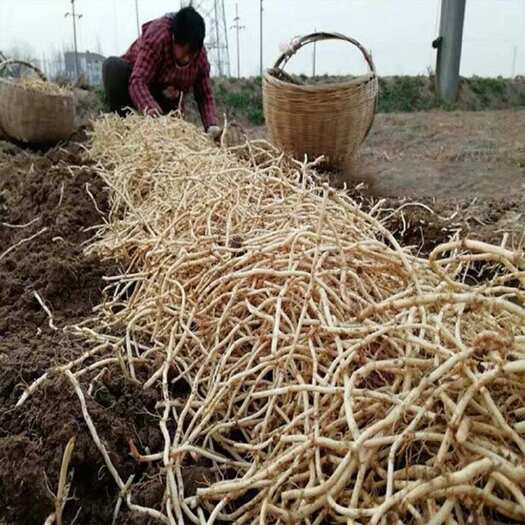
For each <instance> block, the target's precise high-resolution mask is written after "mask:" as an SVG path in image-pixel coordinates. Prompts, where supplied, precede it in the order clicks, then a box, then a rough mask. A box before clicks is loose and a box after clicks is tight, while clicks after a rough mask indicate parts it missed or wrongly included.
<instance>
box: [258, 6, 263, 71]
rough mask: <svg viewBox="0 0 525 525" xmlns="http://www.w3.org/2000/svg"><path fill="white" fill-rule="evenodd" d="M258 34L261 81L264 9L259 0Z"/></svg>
mask: <svg viewBox="0 0 525 525" xmlns="http://www.w3.org/2000/svg"><path fill="white" fill-rule="evenodd" d="M259 8H260V10H259V33H260V51H259V54H260V56H259V61H260V71H259V75H260V76H261V79H262V76H263V43H264V39H263V12H264V7H263V0H259Z"/></svg>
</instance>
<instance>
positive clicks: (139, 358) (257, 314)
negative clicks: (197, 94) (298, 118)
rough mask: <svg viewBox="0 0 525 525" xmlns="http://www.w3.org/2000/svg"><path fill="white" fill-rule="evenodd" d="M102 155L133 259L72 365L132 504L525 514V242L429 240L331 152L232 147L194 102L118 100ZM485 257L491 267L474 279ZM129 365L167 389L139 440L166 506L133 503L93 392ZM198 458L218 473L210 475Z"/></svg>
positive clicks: (124, 255) (131, 486)
mask: <svg viewBox="0 0 525 525" xmlns="http://www.w3.org/2000/svg"><path fill="white" fill-rule="evenodd" d="M90 154H91V155H92V157H93V158H94V159H96V160H98V161H99V165H98V170H99V172H100V175H101V176H102V177H103V178H104V180H105V181H106V183H107V185H108V187H109V188H110V192H111V198H112V203H113V208H112V211H111V214H110V215H109V217H107V218H106V222H105V224H104V225H103V226H102V227H101V228H100V229H99V230H98V232H97V234H96V237H95V239H94V241H93V243H92V244H91V246H90V247H89V248H88V251H89V252H91V253H96V254H98V255H99V256H103V257H108V258H112V259H116V260H118V261H120V263H121V264H122V266H123V268H125V271H124V272H123V273H122V275H120V276H116V277H111V279H110V283H109V286H108V288H107V300H106V301H105V302H104V303H103V304H101V305H100V307H99V308H98V312H97V317H96V320H95V321H94V322H93V323H92V325H91V326H77V327H76V328H75V330H76V331H77V332H82V333H83V334H85V335H86V337H90V338H92V339H93V340H94V341H96V345H95V346H94V348H93V350H92V351H91V352H88V353H87V354H85V355H84V356H82V357H81V358H79V359H77V360H76V361H75V362H72V363H69V364H68V365H66V366H63V367H61V368H60V371H61V372H63V373H64V374H65V375H66V376H67V377H68V379H69V381H70V382H71V384H72V386H73V387H74V388H75V391H76V393H77V395H78V397H79V400H80V407H81V409H82V412H83V416H84V418H85V420H86V422H87V424H88V427H89V430H90V432H91V435H92V437H93V439H94V441H95V443H96V444H97V446H98V447H99V450H100V452H101V454H102V455H103V457H104V460H105V462H106V465H107V468H108V469H109V471H110V472H111V474H112V476H113V477H114V479H115V482H116V484H117V485H118V487H119V488H120V490H121V497H120V498H119V501H118V502H117V504H116V509H115V512H116V514H117V513H118V512H119V509H120V508H121V505H122V504H127V506H128V507H129V509H131V510H132V511H135V512H138V513H143V514H146V515H148V516H150V517H153V518H156V519H158V520H160V521H161V522H165V523H180V524H182V523H190V522H193V523H197V524H200V523H214V522H235V523H261V524H263V523H283V524H284V523H312V524H313V523H317V524H320V523H349V524H358V523H370V524H386V523H421V524H422V523H425V524H432V525H437V524H441V523H447V524H449V523H455V524H460V525H464V524H467V523H471V522H472V519H473V518H472V517H473V516H474V517H476V519H477V520H478V521H477V522H479V523H497V522H506V523H512V522H519V523H521V522H523V521H524V520H525V494H524V487H525V463H524V454H525V408H524V407H525V309H524V308H523V301H524V299H525V293H524V290H523V284H524V282H525V265H524V260H523V257H522V254H521V253H518V252H515V251H511V250H508V249H505V248H503V247H499V246H492V245H487V244H484V243H481V242H476V241H468V240H464V241H459V240H452V241H451V242H449V243H447V244H445V245H443V246H440V247H438V248H437V249H436V250H435V251H434V252H433V253H432V255H431V256H430V258H429V259H422V258H418V257H416V256H415V255H413V254H412V253H411V252H410V251H409V250H408V249H404V248H402V247H400V246H399V244H398V243H397V242H396V240H395V238H394V237H393V236H392V234H391V233H390V232H389V231H387V230H386V229H385V228H384V227H383V225H382V224H381V222H380V221H379V220H378V219H377V218H376V216H375V215H374V213H365V212H364V211H363V210H361V209H360V208H359V206H358V205H357V204H356V203H355V202H353V201H352V200H351V199H350V198H349V197H347V196H346V195H345V193H344V192H340V191H335V190H333V189H330V188H329V187H327V186H325V185H323V184H322V183H321V182H320V181H319V179H317V178H316V175H315V170H314V166H312V165H311V164H307V163H302V164H301V163H298V162H294V161H292V160H290V159H288V158H286V157H285V156H284V155H282V154H281V153H279V152H278V151H276V150H274V149H273V148H272V147H271V146H269V145H267V144H265V143H262V142H250V143H246V144H245V145H243V146H238V147H236V148H230V149H227V148H217V147H215V146H214V145H213V144H211V143H210V142H209V141H208V139H207V138H206V137H205V136H204V135H203V134H202V133H201V132H199V131H198V130H197V129H196V128H195V127H193V126H192V125H191V124H188V123H185V122H183V121H181V120H179V119H178V118H175V117H173V116H167V117H162V118H158V119H151V118H143V117H139V116H131V117H129V118H126V119H118V118H115V117H106V118H105V119H102V120H100V121H98V122H96V123H95V130H94V134H93V138H92V146H91V149H90ZM480 264H485V265H487V266H490V267H491V270H492V271H491V275H492V277H491V279H490V280H486V281H485V282H483V283H478V284H475V285H472V284H466V278H467V277H468V276H469V275H470V273H469V272H470V271H471V268H472V267H473V266H479V265H480ZM470 281H472V280H470ZM112 367H113V368H115V370H121V372H120V373H124V374H125V375H126V376H127V377H128V378H129V380H130V381H135V382H139V383H140V384H142V386H143V388H145V389H153V390H154V391H155V392H157V393H158V404H157V408H158V418H159V419H158V421H159V426H160V430H161V431H162V435H163V438H164V447H163V448H162V449H160V450H158V449H157V450H149V449H147V444H142V446H143V447H144V449H141V448H142V447H141V446H135V445H133V447H132V448H133V450H132V453H133V455H134V456H135V457H136V459H137V461H138V462H151V463H154V464H157V465H158V472H159V477H160V478H161V479H162V483H163V485H164V486H165V491H164V497H163V499H162V501H159V502H158V506H157V507H156V508H149V507H148V508H146V507H142V506H139V505H137V504H136V503H133V500H134V496H135V495H136V494H137V493H138V492H140V490H141V479H140V478H139V477H137V478H136V479H135V478H133V477H132V478H130V479H127V480H126V479H122V478H121V475H120V474H119V472H117V470H116V469H115V468H114V466H113V464H112V462H111V451H110V450H107V448H106V446H105V445H104V442H103V440H102V439H101V437H100V436H99V435H98V433H97V429H96V422H94V421H93V420H92V419H91V417H90V415H89V412H88V410H87V408H86V401H85V399H86V397H87V396H89V395H91V392H92V390H93V386H94V384H96V382H97V380H98V379H99V378H100V375H101V373H103V371H104V370H105V369H107V368H112ZM44 380H45V377H44V378H40V379H39V380H37V381H36V382H35V383H34V384H33V385H31V386H30V387H29V388H28V389H27V390H26V392H25V393H24V394H23V396H22V398H21V400H20V403H23V402H24V401H25V399H27V397H28V396H29V395H30V394H31V392H32V391H33V390H34V389H35V388H37V387H38V385H39V384H40V383H42V382H43V381H44ZM177 392H179V394H177ZM181 392H183V394H181ZM191 464H198V465H201V466H205V467H206V468H207V469H208V472H209V475H208V476H207V482H206V483H205V484H203V485H202V486H200V487H199V488H198V489H197V490H196V491H191V492H190V491H189V487H188V486H187V484H186V483H185V476H184V471H185V468H186V467H187V466H188V465H191Z"/></svg>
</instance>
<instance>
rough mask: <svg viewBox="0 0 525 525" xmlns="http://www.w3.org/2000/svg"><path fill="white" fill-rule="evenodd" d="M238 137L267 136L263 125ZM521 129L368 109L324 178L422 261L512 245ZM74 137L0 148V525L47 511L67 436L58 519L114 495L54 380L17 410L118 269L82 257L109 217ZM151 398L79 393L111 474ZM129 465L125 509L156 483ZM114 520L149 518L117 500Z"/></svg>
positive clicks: (518, 221) (110, 383)
mask: <svg viewBox="0 0 525 525" xmlns="http://www.w3.org/2000/svg"><path fill="white" fill-rule="evenodd" d="M254 118H255V117H254ZM246 126H247V128H248V125H246ZM247 132H248V135H249V136H251V137H265V136H267V132H266V130H265V129H264V127H261V126H256V125H250V126H249V128H248V129H247ZM523 137H525V111H520V110H500V111H480V112H466V111H454V112H445V111H431V112H417V113H388V114H380V115H378V116H377V119H376V122H375V126H374V129H373V131H372V133H371V135H370V137H369V139H368V141H367V142H366V144H365V146H364V149H363V154H362V157H361V159H360V161H359V163H357V164H356V165H355V166H354V167H353V168H352V170H351V171H350V172H348V173H339V174H334V175H332V182H333V184H334V185H336V186H342V185H343V184H345V183H346V184H347V185H348V191H349V193H350V194H351V195H352V196H353V197H354V198H355V199H356V200H357V201H358V202H360V203H361V205H362V207H363V208H364V209H365V210H366V209H370V208H372V207H373V206H375V205H376V204H377V202H378V201H379V200H381V199H383V201H382V203H381V204H380V208H381V210H382V211H381V212H380V214H379V216H380V217H382V219H383V220H384V224H385V225H386V226H387V227H388V228H389V229H390V230H391V231H392V232H393V234H394V235H395V237H396V239H398V240H399V241H400V242H401V243H402V244H403V245H410V246H413V247H414V251H415V252H417V253H421V254H424V255H428V254H429V253H430V251H431V250H432V249H433V248H434V247H435V246H437V245H438V244H439V243H441V242H446V241H447V240H448V239H449V238H450V237H451V236H452V235H454V234H456V233H459V234H461V235H462V236H467V237H469V238H471V239H480V240H483V241H488V242H491V243H496V244H500V243H501V242H502V241H504V243H505V245H506V246H508V247H509V248H510V247H512V248H514V249H518V248H523V241H524V237H525V228H524V227H525V197H524V195H525V191H524V190H525V141H524V140H523ZM86 140H87V139H86V137H85V136H84V135H83V134H78V136H77V137H76V138H75V141H73V142H72V143H70V144H68V145H66V146H65V147H62V148H57V149H52V150H49V151H29V150H27V149H20V148H18V147H13V146H12V145H8V144H7V143H5V142H0V282H1V288H0V523H2V520H5V521H6V523H7V524H9V525H11V524H12V525H15V524H16V525H19V524H32V523H43V522H44V521H45V519H46V518H47V516H48V515H49V514H50V513H51V512H52V511H53V508H54V507H53V505H54V503H53V501H54V496H53V494H52V492H53V491H55V490H56V487H57V485H58V479H59V471H60V466H61V462H62V453H63V450H64V447H65V445H66V443H67V441H68V439H69V437H70V436H71V435H72V434H75V435H77V440H76V444H75V450H74V456H73V464H74V483H73V484H72V486H73V489H72V490H73V493H72V496H73V498H77V499H78V500H79V501H81V502H82V506H81V509H80V510H78V509H79V506H78V505H74V504H71V505H66V508H65V513H64V522H65V523H71V522H72V520H73V519H74V518H75V515H76V514H77V512H78V516H77V523H80V524H83V525H84V524H92V523H93V524H96V523H110V522H111V516H112V514H113V511H114V507H115V501H116V498H117V496H118V490H117V489H116V487H115V486H114V484H113V480H112V479H111V477H110V475H109V473H108V472H107V470H106V469H105V466H104V462H103V460H102V458H101V456H100V454H99V451H98V450H97V449H96V447H95V445H94V444H93V442H92V440H91V438H90V436H89V434H88V432H87V429H86V425H85V422H84V420H83V418H82V415H81V413H80V411H79V408H78V399H77V397H76V396H75V393H74V392H73V390H72V389H71V388H70V386H69V384H67V382H66V380H65V379H64V377H63V376H62V375H57V376H56V377H54V376H51V377H50V378H49V380H48V381H47V382H46V383H45V384H44V385H43V387H42V388H40V389H39V390H38V391H36V392H35V393H34V394H33V395H32V397H31V398H30V399H29V400H28V401H27V403H26V404H25V405H24V406H23V407H21V408H16V407H15V404H16V402H17V400H18V399H19V396H20V395H21V393H22V392H23V390H24V388H25V387H26V386H27V385H28V384H30V383H31V382H32V381H34V380H35V379H37V378H38V377H40V376H41V375H42V374H43V373H45V372H46V371H47V370H48V369H49V368H50V367H52V366H55V365H59V364H63V363H66V362H69V361H71V360H74V359H75V358H77V357H79V356H80V355H82V354H83V353H84V352H85V351H86V350H87V349H88V347H87V346H86V344H87V343H86V342H85V340H84V339H81V338H79V337H78V335H76V334H75V333H74V332H73V331H68V330H65V331H64V330H63V329H64V327H66V326H67V325H72V324H81V323H82V322H83V321H85V320H86V319H87V318H89V317H90V316H91V315H92V309H93V307H95V306H96V305H98V304H100V303H101V302H102V301H103V300H104V298H105V296H104V294H103V288H104V287H105V286H106V284H107V278H108V277H111V276H112V275H115V274H117V273H119V272H120V271H121V270H122V269H121V268H120V267H119V266H118V265H117V264H116V263H115V262H112V261H111V260H101V259H100V258H98V257H97V256H95V255H89V256H87V255H86V254H85V251H84V248H85V246H86V244H87V243H88V241H89V239H90V238H91V236H92V234H93V231H94V230H93V228H94V227H95V226H97V225H99V224H101V223H102V222H103V220H104V218H105V216H106V214H107V213H108V212H109V207H108V190H107V188H106V187H105V185H104V183H103V181H102V179H101V178H100V177H99V175H98V173H97V167H96V166H95V165H94V164H93V162H92V161H91V160H88V159H87V158H86V156H85V154H84V153H83V148H82V145H84V144H86ZM400 207H402V209H401V210H400ZM478 269H479V273H478V275H477V276H473V278H474V279H483V270H484V268H483V267H480V268H478ZM41 302H43V303H44V304H45V305H46V306H47V307H48V308H49V312H50V313H51V314H52V318H53V321H52V322H50V318H49V315H50V314H49V313H47V312H46V310H45V308H43V306H42V304H41ZM54 325H56V327H58V328H59V329H58V330H56V329H55V328H54ZM155 403H156V398H155V396H154V395H153V393H151V392H150V391H145V390H143V389H142V388H141V387H140V386H138V385H136V384H134V383H133V382H131V381H126V380H125V379H124V377H123V376H121V375H118V374H115V375H114V376H113V375H112V374H111V373H109V372H108V373H106V374H105V375H103V376H102V378H101V380H100V381H99V383H98V387H97V389H96V391H95V393H94V395H93V398H90V399H89V400H88V408H89V410H90V413H91V415H92V417H93V419H95V420H96V423H97V429H98V431H99V433H100V434H101V437H102V438H103V440H104V442H105V444H106V446H107V448H108V450H110V451H111V460H112V462H113V464H114V465H115V467H116V468H117V470H118V471H119V472H120V473H121V476H122V477H123V479H127V477H128V476H129V475H130V474H132V473H133V472H136V471H137V461H136V458H134V457H133V449H132V447H131V445H130V443H137V444H141V443H147V444H148V445H149V447H150V448H151V449H158V448H159V447H160V446H161V444H162V435H161V432H160V431H159V428H158V425H157V419H158V417H157V415H156V413H155ZM140 473H141V475H142V477H143V479H144V480H145V482H144V484H143V486H142V490H141V492H140V494H136V495H135V496H136V501H135V503H136V504H138V505H144V506H155V505H156V504H157V503H158V502H159V501H160V500H162V497H163V496H162V494H163V490H164V487H163V486H162V484H161V483H160V481H159V479H158V477H157V473H156V471H155V470H154V469H153V466H152V465H151V464H149V463H143V464H141V465H140ZM207 475H209V471H208V469H207V468H206V467H204V466H202V465H193V466H191V465H190V466H187V467H186V468H185V469H184V476H185V480H186V482H187V483H188V485H190V486H191V485H192V484H194V485H195V487H197V486H201V485H202V484H203V482H204V481H205V480H206V476H207ZM508 522H509V523H517V521H516V522H512V521H508ZM118 523H121V524H124V523H129V524H131V523H133V524H135V523H149V521H148V520H147V519H146V518H137V517H136V515H132V514H131V513H128V512H127V511H126V510H125V509H124V508H123V509H122V511H121V512H120V514H119V520H118Z"/></svg>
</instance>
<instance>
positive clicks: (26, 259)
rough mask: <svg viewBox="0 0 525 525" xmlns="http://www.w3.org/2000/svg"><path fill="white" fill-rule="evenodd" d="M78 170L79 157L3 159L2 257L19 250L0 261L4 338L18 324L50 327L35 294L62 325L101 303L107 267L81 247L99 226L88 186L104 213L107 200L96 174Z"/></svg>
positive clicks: (0, 179) (0, 188)
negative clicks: (87, 256) (96, 225)
mask: <svg viewBox="0 0 525 525" xmlns="http://www.w3.org/2000/svg"><path fill="white" fill-rule="evenodd" d="M81 164H82V161H81V159H80V157H79V155H78V153H77V152H74V151H73V152H72V151H53V152H51V153H49V154H47V155H45V156H39V155H33V154H22V155H18V156H16V157H13V158H11V157H5V158H4V159H3V160H0V195H2V201H3V205H2V209H3V211H2V212H0V213H1V215H0V220H1V221H2V223H3V224H2V225H0V253H2V252H4V251H6V250H7V249H8V248H10V247H15V248H13V249H12V250H11V251H10V252H9V253H7V254H6V255H4V256H3V257H2V259H1V260H0V279H1V281H2V287H1V289H0V335H1V336H3V337H4V338H5V337H7V336H9V334H10V333H12V332H13V331H16V330H18V329H19V328H20V326H21V325H24V326H25V328H26V330H27V331H28V332H30V331H31V330H32V331H33V332H36V330H37V328H38V327H41V325H42V323H43V322H44V321H46V314H45V312H44V311H43V309H42V308H41V307H40V305H39V304H38V301H37V300H36V298H35V296H34V292H37V293H38V294H39V295H40V296H41V297H42V299H44V300H45V302H46V303H47V305H48V306H49V308H50V309H51V311H52V312H53V315H54V316H56V318H57V321H58V322H60V321H64V320H66V319H67V320H68V321H71V320H74V319H76V318H78V317H80V316H83V315H86V314H88V313H89V312H90V310H91V308H92V307H93V306H94V305H95V304H97V303H98V300H99V298H100V290H101V288H102V287H103V284H104V283H103V281H102V275H104V274H105V273H107V272H108V270H109V267H108V265H104V264H101V263H100V261H98V260H93V259H92V258H86V257H84V256H83V254H82V247H81V243H82V242H84V241H86V240H87V239H88V238H89V237H90V235H91V233H90V232H89V230H88V228H89V227H90V226H92V225H94V224H97V223H98V222H100V220H101V219H100V216H99V213H98V211H97V210H96V208H95V205H94V203H93V201H92V200H91V198H90V197H89V195H88V193H87V191H86V187H87V188H89V190H90V192H91V194H92V195H93V198H94V199H95V200H96V201H97V202H99V203H101V205H102V206H103V204H102V203H103V202H104V200H105V193H104V189H103V185H102V182H101V181H100V180H99V179H98V178H97V177H96V175H95V174H94V172H93V169H92V168H91V167H89V166H82V165H81ZM72 166H75V167H72ZM77 166H78V167H77ZM35 235H36V237H35V238H34V239H32V240H30V241H27V242H26V239H29V238H31V237H32V236H35Z"/></svg>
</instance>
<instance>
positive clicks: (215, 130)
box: [206, 126, 222, 140]
mask: <svg viewBox="0 0 525 525" xmlns="http://www.w3.org/2000/svg"><path fill="white" fill-rule="evenodd" d="M206 134H207V135H208V137H210V138H211V139H212V140H219V139H220V138H221V135H222V128H219V126H210V127H209V128H208V130H207V131H206Z"/></svg>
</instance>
